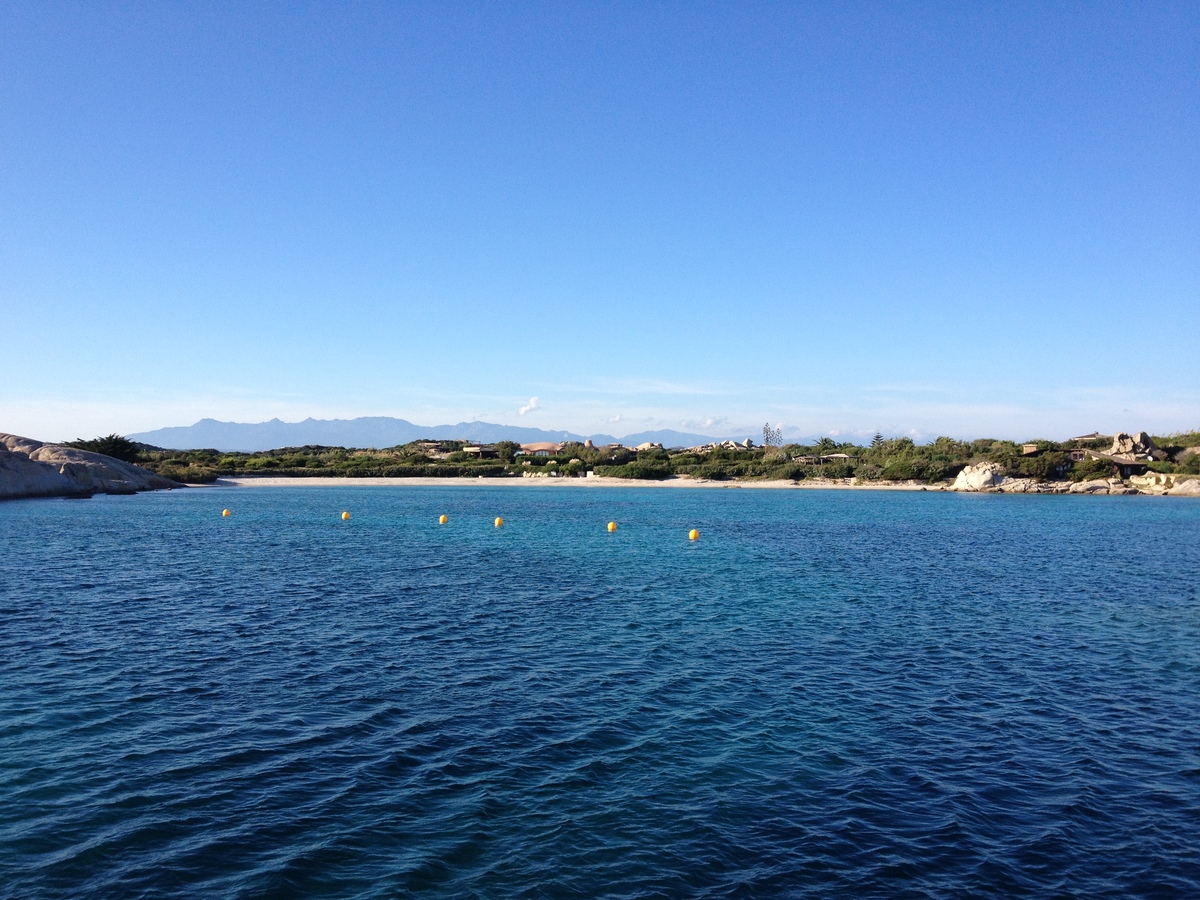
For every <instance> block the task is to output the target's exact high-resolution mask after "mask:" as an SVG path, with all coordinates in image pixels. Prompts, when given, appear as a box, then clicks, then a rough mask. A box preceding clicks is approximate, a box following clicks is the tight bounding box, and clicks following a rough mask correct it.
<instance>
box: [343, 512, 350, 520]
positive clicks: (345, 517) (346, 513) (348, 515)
mask: <svg viewBox="0 0 1200 900" xmlns="http://www.w3.org/2000/svg"><path fill="white" fill-rule="evenodd" d="M348 518H350V513H348V512H344V513H342V521H345V520H346V519H348Z"/></svg>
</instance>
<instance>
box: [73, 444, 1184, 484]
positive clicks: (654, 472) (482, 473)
mask: <svg viewBox="0 0 1200 900" xmlns="http://www.w3.org/2000/svg"><path fill="white" fill-rule="evenodd" d="M770 436H771V437H772V438H775V439H776V440H777V439H778V438H776V435H775V434H774V433H773V434H771V435H770ZM1153 440H1154V443H1155V444H1156V445H1157V447H1158V448H1159V450H1160V451H1161V453H1160V454H1159V455H1160V456H1161V457H1162V458H1161V459H1156V460H1154V461H1147V463H1146V466H1147V468H1148V469H1149V470H1150V471H1155V472H1162V473H1165V474H1172V473H1174V474H1193V475H1197V474H1200V432H1188V433H1182V434H1174V435H1164V436H1155V437H1154V439H1153ZM1111 443H1112V438H1111V437H1096V438H1092V439H1083V440H1075V441H1067V442H1055V441H1047V440H1033V441H1028V442H1026V443H1024V444H1018V443H1014V442H1013V441H1006V440H994V439H990V438H983V439H979V440H972V441H960V440H956V439H954V438H951V437H939V438H937V439H936V440H933V441H930V442H928V443H924V444H918V443H916V442H914V441H913V440H912V439H911V438H907V437H897V438H884V437H883V436H882V435H878V434H877V435H875V437H874V439H873V440H872V441H871V442H870V443H869V444H866V445H860V444H856V443H853V442H848V441H838V440H836V439H834V438H828V437H827V438H822V439H821V440H820V441H817V442H816V443H814V444H786V445H782V446H780V445H776V444H771V445H767V446H763V447H755V446H749V447H747V446H745V445H740V444H732V443H731V442H726V443H725V444H716V445H712V446H709V447H697V448H690V449H664V448H662V447H658V446H653V447H648V448H643V449H640V450H637V449H633V448H628V447H622V446H619V445H613V446H606V447H591V446H586V445H584V444H579V443H567V444H563V445H562V446H561V448H559V449H558V450H557V452H554V453H551V454H549V455H536V454H531V453H525V452H524V451H522V449H521V447H520V445H518V444H515V443H513V442H511V441H504V442H500V443H497V444H494V445H490V446H487V447H484V448H480V447H477V446H471V445H468V444H466V443H464V442H462V441H433V440H429V441H414V442H412V443H408V444H403V445H400V446H396V447H389V448H386V449H382V450H366V449H353V448H346V447H323V446H311V445H310V446H304V447H286V448H281V449H278V450H267V451H262V452H257V453H233V452H230V453H226V452H220V451H217V450H163V449H160V448H155V447H148V446H145V445H140V444H134V443H133V442H130V441H127V440H126V439H124V438H122V437H120V436H119V435H108V436H107V437H103V438H96V439H94V440H92V441H76V442H73V443H72V446H77V447H81V448H82V449H89V450H91V449H97V450H98V452H105V451H104V450H102V449H99V448H100V447H109V448H111V449H114V450H117V451H119V452H121V453H122V454H124V455H121V456H118V457H117V458H119V459H126V460H127V461H130V462H136V463H137V464H138V465H141V466H143V467H145V468H147V469H150V470H151V471H153V472H156V473H158V474H160V475H163V476H166V477H168V478H171V479H174V480H176V481H180V482H183V483H189V484H203V483H208V482H212V481H215V480H216V479H217V478H218V477H221V476H228V477H244V476H255V475H259V476H264V475H271V476H277V477H312V476H341V477H348V478H412V477H441V478H474V477H500V476H522V475H525V476H544V477H562V478H571V477H583V476H585V475H586V474H587V473H588V472H594V473H595V474H596V475H598V476H608V477H614V478H628V479H634V480H661V479H666V478H671V477H674V476H690V477H692V478H703V479H709V480H717V481H723V480H732V479H748V480H780V479H783V480H790V481H801V480H804V479H811V478H824V479H840V478H850V477H856V478H858V479H859V480H860V481H878V482H887V481H917V482H921V483H928V484H935V483H937V482H940V481H945V480H947V479H953V478H954V477H955V476H956V475H957V474H958V473H959V472H960V471H961V470H962V469H963V468H965V467H966V466H968V465H973V464H978V463H982V462H991V463H996V464H998V465H999V466H1001V467H1002V468H1003V470H1004V472H1005V474H1007V475H1010V476H1013V477H1021V478H1032V479H1037V480H1041V481H1084V480H1089V479H1096V478H1108V477H1111V476H1112V475H1113V464H1112V463H1111V462H1110V461H1108V460H1105V459H1097V458H1091V457H1087V456H1085V455H1084V454H1083V453H1081V451H1088V450H1091V451H1095V452H1100V453H1103V452H1104V451H1106V450H1108V449H1109V447H1110V445H1111ZM125 445H129V446H125ZM130 448H132V450H131V449H130ZM109 455H111V456H117V453H109ZM130 455H132V456H133V457H134V458H132V459H130V458H129V456H130Z"/></svg>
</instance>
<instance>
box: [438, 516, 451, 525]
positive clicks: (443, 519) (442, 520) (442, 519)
mask: <svg viewBox="0 0 1200 900" xmlns="http://www.w3.org/2000/svg"><path fill="white" fill-rule="evenodd" d="M449 521H450V520H449V519H448V518H447V517H446V515H445V514H442V515H440V516H438V524H439V525H445V524H446V523H447V522H449Z"/></svg>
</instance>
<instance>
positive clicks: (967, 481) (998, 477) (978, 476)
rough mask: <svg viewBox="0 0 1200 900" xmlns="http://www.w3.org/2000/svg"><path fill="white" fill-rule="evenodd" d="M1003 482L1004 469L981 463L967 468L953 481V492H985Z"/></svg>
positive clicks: (990, 463)
mask: <svg viewBox="0 0 1200 900" xmlns="http://www.w3.org/2000/svg"><path fill="white" fill-rule="evenodd" d="M1003 480H1004V469H1003V468H1002V467H1001V466H1000V465H999V464H998V463H994V462H982V463H978V464H976V465H973V466H967V467H966V468H965V469H963V470H962V471H961V472H959V473H958V477H957V478H955V479H954V487H953V488H951V490H955V491H985V490H988V489H989V488H993V487H996V486H998V485H999V484H1000V483H1001V482H1002V481H1003Z"/></svg>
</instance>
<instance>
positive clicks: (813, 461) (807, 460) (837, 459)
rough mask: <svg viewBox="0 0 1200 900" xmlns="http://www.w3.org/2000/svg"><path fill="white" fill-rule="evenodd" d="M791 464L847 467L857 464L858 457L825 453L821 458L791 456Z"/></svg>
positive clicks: (847, 454)
mask: <svg viewBox="0 0 1200 900" xmlns="http://www.w3.org/2000/svg"><path fill="white" fill-rule="evenodd" d="M792 462H797V463H800V464H801V465H802V466H820V465H824V464H825V463H843V464H846V465H848V464H850V463H856V462H858V457H857V456H851V455H850V454H849V453H827V454H824V455H821V456H793V457H792Z"/></svg>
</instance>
